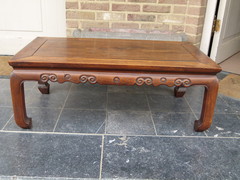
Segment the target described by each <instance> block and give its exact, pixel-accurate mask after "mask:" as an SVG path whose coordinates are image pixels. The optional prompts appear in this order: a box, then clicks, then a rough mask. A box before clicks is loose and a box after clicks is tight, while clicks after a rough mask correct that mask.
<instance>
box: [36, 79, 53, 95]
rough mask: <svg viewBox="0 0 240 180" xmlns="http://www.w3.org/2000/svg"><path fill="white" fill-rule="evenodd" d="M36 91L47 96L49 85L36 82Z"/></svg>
mask: <svg viewBox="0 0 240 180" xmlns="http://www.w3.org/2000/svg"><path fill="white" fill-rule="evenodd" d="M38 89H39V91H40V92H41V93H42V94H49V89H50V85H49V83H48V82H40V81H39V82H38Z"/></svg>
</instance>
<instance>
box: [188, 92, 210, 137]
mask: <svg viewBox="0 0 240 180" xmlns="http://www.w3.org/2000/svg"><path fill="white" fill-rule="evenodd" d="M184 99H185V101H186V102H187V104H188V106H189V108H190V109H191V111H192V113H193V115H194V117H195V118H196V120H197V119H198V117H197V115H196V114H195V112H194V111H193V109H192V107H191V106H190V104H189V102H188V100H187V98H186V97H185V96H184ZM203 133H204V134H205V136H207V137H208V135H207V133H206V132H205V131H204V132H203Z"/></svg>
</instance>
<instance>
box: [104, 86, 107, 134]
mask: <svg viewBox="0 0 240 180" xmlns="http://www.w3.org/2000/svg"><path fill="white" fill-rule="evenodd" d="M106 99H107V100H106V119H105V124H104V126H105V128H104V134H106V133H107V122H108V86H107V95H106Z"/></svg>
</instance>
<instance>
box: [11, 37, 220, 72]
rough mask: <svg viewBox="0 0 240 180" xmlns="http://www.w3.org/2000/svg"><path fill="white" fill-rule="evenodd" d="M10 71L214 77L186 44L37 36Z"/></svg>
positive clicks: (210, 64)
mask: <svg viewBox="0 0 240 180" xmlns="http://www.w3.org/2000/svg"><path fill="white" fill-rule="evenodd" d="M9 64H10V65H11V66H13V68H43V69H44V68H48V69H49V68H50V69H51V68H52V69H96V70H125V71H126V70H131V71H148V72H149V71H150V72H151V71H158V72H177V73H178V72H179V73H183V72H184V73H200V74H216V73H217V72H220V71H221V68H220V66H218V65H217V64H216V63H215V62H214V61H212V60H211V59H210V58H209V57H207V56H206V55H204V54H203V53H202V52H201V51H200V50H199V49H198V48H196V47H195V46H193V45H192V44H191V43H189V42H172V41H147V40H146V41H145V40H121V39H89V38H88V39H84V38H47V37H39V38H36V39H35V40H33V41H32V42H31V43H29V44H28V45H27V46H26V47H25V48H23V49H22V50H21V51H20V52H19V53H17V54H16V55H15V56H14V57H13V58H12V59H11V60H10V61H9Z"/></svg>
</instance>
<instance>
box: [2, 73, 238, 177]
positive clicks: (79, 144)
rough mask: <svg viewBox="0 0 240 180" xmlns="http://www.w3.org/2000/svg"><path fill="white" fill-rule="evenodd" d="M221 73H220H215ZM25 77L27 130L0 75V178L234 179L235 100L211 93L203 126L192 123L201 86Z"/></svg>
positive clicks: (236, 170)
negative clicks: (40, 84)
mask: <svg viewBox="0 0 240 180" xmlns="http://www.w3.org/2000/svg"><path fill="white" fill-rule="evenodd" d="M218 77H219V78H220V79H221V78H224V74H220V75H219V76H218ZM50 86H51V87H50V88H51V89H50V94H49V95H42V94H41V93H40V92H39V91H38V89H37V84H36V83H35V82H26V83H25V95H26V105H27V113H28V115H29V116H30V117H32V119H33V127H32V129H29V130H26V129H21V128H19V127H18V126H17V125H16V124H15V122H14V118H13V112H12V105H11V95H10V87H9V79H0V129H1V130H0V179H3V180H5V179H6V180H9V179H14V180H15V179H19V180H24V179H26V180H29V179H49V180H63V179H81V180H83V179H106V180H107V179H108V180H110V179H167V180H168V179H184V180H185V179H197V180H198V179H199V180H201V179H203V180H205V179H239V177H240V171H239V169H240V100H237V99H233V98H230V97H225V96H223V95H219V96H218V102H217V105H216V110H215V115H214V120H213V124H212V126H211V128H210V129H209V130H207V131H205V132H195V131H194V130H193V123H194V120H196V119H197V118H198V117H199V115H200V112H201V104H202V97H203V88H202V87H200V86H199V87H198V86H195V87H190V88H188V90H187V92H186V94H185V96H184V97H183V98H175V97H174V96H173V88H169V87H166V86H159V87H152V86H141V87H137V86H132V87H126V86H101V85H97V84H96V85H89V84H70V83H64V84H58V83H51V85H50Z"/></svg>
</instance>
